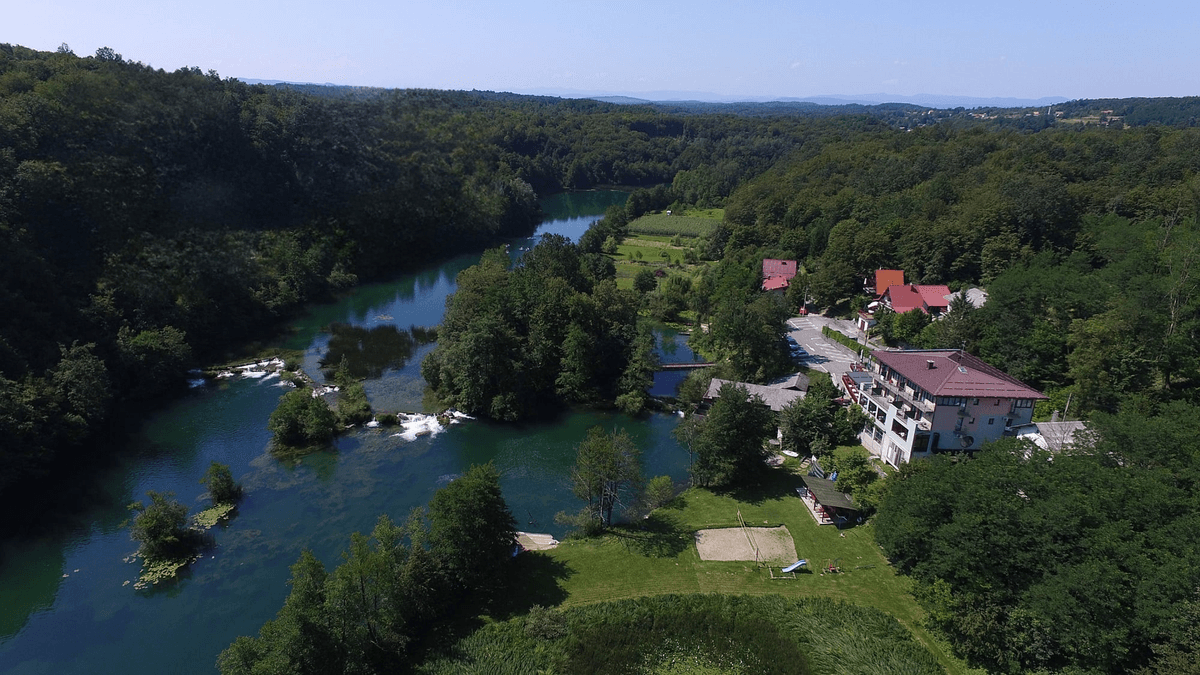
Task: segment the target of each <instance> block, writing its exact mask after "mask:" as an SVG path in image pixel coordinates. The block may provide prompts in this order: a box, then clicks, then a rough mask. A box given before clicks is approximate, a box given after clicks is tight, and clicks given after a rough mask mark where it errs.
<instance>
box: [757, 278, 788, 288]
mask: <svg viewBox="0 0 1200 675" xmlns="http://www.w3.org/2000/svg"><path fill="white" fill-rule="evenodd" d="M762 287H763V290H764V291H778V290H780V289H784V288H787V287H788V280H787V277H771V278H769V279H766V280H765V281H763V283H762Z"/></svg>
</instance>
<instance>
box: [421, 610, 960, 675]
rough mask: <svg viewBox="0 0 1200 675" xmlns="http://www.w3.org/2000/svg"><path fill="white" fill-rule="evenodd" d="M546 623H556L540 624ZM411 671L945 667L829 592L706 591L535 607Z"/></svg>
mask: <svg viewBox="0 0 1200 675" xmlns="http://www.w3.org/2000/svg"><path fill="white" fill-rule="evenodd" d="M547 612H549V613H550V615H551V616H548V615H547ZM555 617H556V618H555ZM547 625H553V626H555V629H554V630H547V628H546V627H547ZM558 626H561V628H558ZM517 655H519V658H515V657H516V656H517ZM419 672H422V673H427V674H430V675H452V674H458V673H496V674H497V675H508V674H510V673H511V674H513V675H516V674H518V673H537V672H563V673H582V674H589V673H592V674H596V675H600V674H604V673H722V674H739V675H740V674H743V673H744V674H747V675H749V674H755V675H757V674H759V673H766V674H770V673H778V674H793V673H794V674H796V675H807V674H808V673H813V674H820V675H826V674H828V675H849V674H850V673H881V674H883V675H927V674H929V675H932V674H933V673H941V672H943V671H942V669H941V667H940V666H939V665H938V662H937V660H936V659H935V658H934V657H933V656H932V655H931V654H930V653H929V652H928V651H926V650H925V649H924V648H923V647H921V646H920V645H919V644H917V642H916V641H914V640H913V638H912V636H911V634H910V633H909V632H908V631H907V630H905V629H904V628H903V627H902V626H900V624H899V623H897V622H896V620H895V619H893V618H892V617H890V616H888V615H887V614H885V613H883V612H881V611H879V610H877V609H874V608H869V607H861V606H857V605H849V604H846V603H843V602H839V601H835V600H828V599H812V598H783V597H780V596H765V597H749V596H729V595H709V594H705V595H665V596H656V597H648V598H636V599H632V600H621V601H615V602H605V603H597V604H592V605H584V606H580V607H573V608H569V609H565V610H541V609H536V610H535V611H534V612H531V614H530V615H527V616H522V617H517V618H514V619H511V620H509V621H505V622H501V623H495V624H490V625H487V626H485V627H483V628H482V629H480V630H478V631H476V632H475V633H473V634H472V635H470V636H468V637H467V638H465V639H463V640H461V641H460V642H459V643H458V644H457V645H456V647H455V649H454V650H453V653H452V654H449V655H446V656H443V657H441V658H440V659H437V660H433V661H430V662H428V663H427V664H426V665H425V666H424V667H422V668H421V669H420V671H419Z"/></svg>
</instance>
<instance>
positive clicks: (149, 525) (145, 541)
mask: <svg viewBox="0 0 1200 675" xmlns="http://www.w3.org/2000/svg"><path fill="white" fill-rule="evenodd" d="M146 494H147V495H148V496H149V497H150V504H149V505H143V504H141V503H140V502H138V503H134V504H131V505H130V507H129V508H130V509H131V510H133V511H136V512H137V515H136V516H134V518H133V530H132V532H131V533H130V536H131V537H133V540H134V541H136V542H138V543H140V544H141V550H140V552H141V554H142V555H143V556H144V557H145V558H146V559H147V560H165V559H173V558H179V557H181V556H187V555H188V554H189V553H190V552H191V551H192V550H193V548H194V545H193V543H194V537H193V536H192V535H191V533H190V532H189V531H188V529H187V514H188V511H187V507H186V506H184V505H183V504H180V503H179V502H177V501H175V500H174V499H172V497H174V496H175V495H174V494H172V493H170V492H155V491H153V490H151V491H150V492H148V493H146Z"/></svg>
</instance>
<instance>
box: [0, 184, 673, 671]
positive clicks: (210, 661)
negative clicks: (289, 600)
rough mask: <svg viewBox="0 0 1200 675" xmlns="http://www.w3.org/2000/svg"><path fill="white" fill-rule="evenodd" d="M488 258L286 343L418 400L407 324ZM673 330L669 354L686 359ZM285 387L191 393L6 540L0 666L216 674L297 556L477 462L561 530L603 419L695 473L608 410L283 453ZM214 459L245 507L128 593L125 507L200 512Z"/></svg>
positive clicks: (400, 397) (341, 306)
mask: <svg viewBox="0 0 1200 675" xmlns="http://www.w3.org/2000/svg"><path fill="white" fill-rule="evenodd" d="M622 199H624V195H623V194H620V193H602V192H596V193H582V195H581V196H579V198H578V199H576V196H575V195H572V196H565V197H559V198H557V199H555V200H548V202H550V203H548V204H547V205H546V206H544V209H545V212H546V213H547V216H548V218H550V220H548V222H547V223H545V224H544V226H543V227H542V228H541V229H540V230H539V232H554V233H557V234H564V235H566V236H569V237H571V238H572V239H578V237H579V235H581V234H582V233H583V231H584V230H585V229H586V228H587V225H588V223H590V222H591V221H592V220H594V219H595V217H596V216H598V215H599V214H601V213H603V210H604V208H605V207H607V206H608V205H609V204H612V203H619V201H620V200H622ZM532 243H534V240H533V239H527V240H520V241H516V242H514V243H513V245H512V248H519V246H529V245H531V244H532ZM478 259H479V255H478V254H475V255H473V256H460V257H458V258H455V259H453V260H450V261H446V262H445V263H444V264H442V265H439V266H437V267H432V268H430V269H427V270H424V271H422V272H421V273H420V274H415V275H407V276H404V277H401V278H399V279H396V280H393V281H390V282H387V283H378V284H370V285H367V286H363V287H361V288H359V289H356V291H355V292H354V293H353V294H352V295H351V296H349V297H347V298H344V299H342V300H341V301H339V302H337V303H330V304H326V305H319V306H314V307H312V308H311V311H310V312H309V313H308V314H307V315H306V316H304V317H301V318H300V319H299V320H298V321H297V322H296V326H295V331H294V332H293V333H292V334H291V335H289V336H288V337H287V338H286V339H285V340H284V342H283V345H284V346H287V347H289V348H295V349H300V350H303V351H304V356H303V359H302V360H303V362H304V367H305V370H306V371H307V372H309V373H310V374H312V375H315V376H318V377H319V376H320V374H321V361H325V362H326V363H328V364H330V365H331V366H334V367H336V365H338V364H340V363H341V362H342V357H343V356H344V357H345V359H346V362H347V364H348V366H349V367H350V368H351V369H352V372H356V373H358V374H360V376H366V377H373V378H375V379H369V380H367V382H366V383H365V388H366V391H367V396H368V398H369V399H370V401H371V404H372V406H373V407H375V408H376V409H382V410H410V411H417V410H422V409H423V396H424V392H425V384H424V381H423V380H422V379H421V377H420V361H421V358H422V357H423V356H424V355H425V354H426V353H428V351H429V350H430V349H432V348H433V345H432V344H429V338H430V336H429V335H428V334H427V333H424V332H423V331H422V329H419V328H418V329H412V328H408V329H404V328H399V326H434V325H436V324H437V323H439V322H440V321H441V317H442V314H443V312H444V310H445V300H446V296H447V295H448V294H449V293H451V292H453V290H454V280H455V277H456V275H457V273H458V272H459V271H461V270H462V269H464V268H465V267H467V266H469V265H471V264H474V262H476V261H478ZM326 326H329V327H331V328H330V330H328V331H324V330H323V328H324V327H326ZM677 342H678V343H679V344H678V345H677V347H676V348H675V349H674V350H673V353H671V354H669V355H667V356H666V357H664V361H670V360H673V359H685V358H686V359H687V360H691V355H690V350H687V349H686V346H685V345H684V344H683V341H682V340H681V339H679V340H677ZM656 382H657V380H656ZM277 383H278V382H277V381H264V380H253V379H246V378H239V379H232V380H222V381H221V382H219V383H215V384H210V385H208V386H204V387H198V388H196V389H193V390H191V391H190V393H189V394H188V395H187V396H186V397H184V398H182V399H180V400H178V401H175V402H174V403H172V404H171V405H170V406H166V407H164V408H163V409H162V410H160V411H158V412H156V413H155V414H153V415H152V416H151V418H150V419H149V420H147V421H146V423H145V424H144V425H143V426H142V428H141V429H139V430H137V431H136V432H135V434H134V439H133V441H132V442H131V443H130V444H129V447H128V448H127V449H126V451H125V452H124V453H123V454H121V455H119V456H118V457H117V459H116V460H114V464H115V465H116V466H115V467H114V468H113V469H112V470H111V471H109V472H106V473H104V474H103V475H96V476H93V477H91V481H92V483H91V484H90V485H88V486H87V487H86V488H85V489H81V490H74V489H72V490H71V492H72V494H74V493H75V492H80V493H84V494H87V495H89V501H90V504H91V505H90V506H89V507H87V508H81V509H80V510H79V511H78V512H77V513H75V514H73V515H72V516H71V517H70V518H69V519H68V520H69V522H67V523H66V524H65V525H63V526H62V527H61V528H59V529H58V530H56V531H52V532H44V533H41V535H40V536H39V537H38V538H37V539H36V540H21V541H11V542H0V672H3V673H6V674H7V673H20V674H21V675H27V674H33V673H46V674H54V675H61V674H72V673H81V674H82V673H88V674H92V673H99V674H105V673H113V674H117V673H119V674H120V675H141V674H145V675H157V674H158V673H204V674H206V675H211V673H213V672H214V671H215V667H214V663H215V661H216V658H217V655H218V654H219V653H220V651H221V650H222V649H224V648H225V647H227V646H228V645H229V643H230V642H232V641H233V640H234V639H235V638H236V637H237V636H239V635H253V634H255V633H257V631H258V629H259V628H260V627H261V626H262V624H263V623H264V622H265V621H267V620H269V619H271V618H273V617H274V616H275V613H276V612H278V611H279V608H280V606H281V605H282V603H283V600H284V597H285V596H286V595H287V592H288V585H287V579H288V576H289V569H288V568H289V566H290V565H291V564H292V563H294V562H295V560H296V558H297V556H299V554H300V552H301V550H303V549H305V548H307V549H310V550H312V551H313V552H314V554H315V555H316V556H317V557H318V558H319V559H320V560H322V561H323V562H324V563H325V564H326V566H327V567H332V566H333V565H335V564H337V562H338V560H339V555H340V553H341V551H342V550H344V549H345V547H346V546H347V542H348V538H349V535H350V533H351V532H355V531H360V532H366V531H369V530H370V529H371V528H372V526H373V525H374V523H375V520H376V518H378V516H379V515H380V514H382V513H387V514H389V515H391V516H392V517H393V519H395V520H403V519H404V518H405V517H406V516H407V514H408V512H409V511H410V510H411V509H413V508H415V507H419V506H422V505H424V504H425V503H427V502H428V500H429V499H430V497H431V496H432V495H433V492H434V490H436V489H437V488H438V487H439V486H441V485H444V484H445V481H446V478H447V477H449V476H454V475H458V474H461V473H463V472H464V471H466V470H467V469H468V468H469V467H470V466H471V465H472V464H477V463H482V462H488V461H493V462H495V463H496V465H497V467H498V468H499V470H500V472H501V488H502V490H503V493H504V498H505V500H507V501H508V503H509V504H510V506H511V508H512V510H513V513H514V515H515V516H516V517H517V520H518V522H519V524H520V526H521V527H522V528H524V529H531V530H534V531H540V532H548V533H551V534H554V535H555V536H560V537H561V535H563V534H564V530H563V528H562V527H561V526H559V525H557V524H555V523H554V514H555V513H556V512H558V511H574V510H577V509H578V508H579V503H578V502H577V500H575V498H574V497H573V496H572V495H571V490H570V485H569V481H568V478H567V476H568V471H569V467H570V465H571V463H572V461H573V460H574V454H575V445H576V444H577V443H579V441H580V440H581V439H582V438H583V436H584V434H585V433H586V430H587V429H588V428H589V427H590V426H593V425H597V424H599V425H602V426H603V427H605V428H612V427H624V428H626V429H628V431H629V432H630V435H631V436H632V437H633V438H634V439H635V441H636V442H637V443H638V445H639V447H641V449H642V452H643V455H642V456H643V461H644V465H645V473H646V474H647V476H655V475H663V474H665V475H670V476H673V477H674V478H675V479H677V480H683V479H684V478H685V477H686V471H687V467H686V462H687V454H686V453H685V452H684V451H682V450H681V449H680V448H679V447H678V445H677V444H676V443H675V441H674V439H673V438H672V437H671V431H672V429H673V428H674V426H675V424H676V418H674V417H671V416H667V415H655V416H650V417H645V418H641V419H632V418H627V417H623V416H621V415H616V414H611V413H604V412H583V413H570V414H564V415H563V416H562V417H561V418H560V419H558V420H555V421H553V422H547V423H539V424H526V425H519V426H517V425H496V424H490V423H487V422H483V421H479V422H471V423H468V424H462V425H456V426H452V427H450V428H449V429H447V430H446V431H445V432H443V433H440V434H437V435H436V436H434V437H428V436H424V437H418V438H416V439H414V440H411V441H409V440H405V439H403V438H400V437H396V436H393V435H392V434H393V433H395V431H396V430H395V429H391V430H383V429H364V428H359V429H354V430H352V431H351V432H350V433H349V434H348V435H346V436H343V437H341V438H339V439H338V441H337V444H336V445H337V447H336V450H335V451H330V452H321V453H316V454H313V455H309V456H306V457H303V458H299V459H291V460H287V461H280V460H278V459H276V458H274V457H272V456H271V454H270V453H269V451H268V448H269V445H270V432H269V431H267V429H266V420H267V418H268V417H269V416H270V414H271V411H272V410H274V408H275V406H276V404H277V403H278V401H279V397H280V396H281V395H282V394H283V393H284V391H285V390H284V389H281V388H280V387H278V386H275V385H276V384H277ZM212 461H217V462H221V463H224V464H228V465H230V468H231V470H232V472H233V475H234V477H235V478H236V479H237V480H238V481H239V482H241V483H242V484H243V486H244V487H245V497H244V499H243V501H242V503H241V505H240V507H239V509H238V516H237V518H235V519H234V520H233V521H232V522H230V523H229V525H228V527H226V528H224V529H221V530H217V531H214V536H215V538H216V548H215V549H213V550H212V551H210V552H208V553H207V554H206V556H205V557H204V558H203V559H201V560H199V561H198V562H196V563H195V564H193V565H192V566H191V567H190V568H189V572H188V576H187V578H184V579H182V580H180V581H179V582H177V583H175V584H174V585H172V586H171V587H170V588H169V589H167V590H166V591H165V592H156V593H148V594H139V593H137V592H135V591H133V590H132V588H131V587H130V586H126V585H125V582H126V581H129V580H132V579H133V578H134V577H135V575H136V574H137V566H136V565H130V564H128V563H125V562H123V559H124V558H125V557H127V556H128V555H129V554H130V553H132V552H133V551H134V550H135V549H136V544H135V543H134V542H132V541H131V540H130V538H129V532H128V530H126V529H120V528H118V527H117V523H119V522H121V521H122V520H124V519H126V518H127V517H128V513H127V512H126V511H125V510H124V507H123V505H124V504H126V503H128V502H129V501H133V500H137V499H139V498H140V499H144V497H145V494H146V491H148V490H159V491H171V492H174V493H175V495H176V498H177V499H179V500H180V501H181V502H183V504H184V505H186V506H188V507H189V509H190V510H191V511H192V512H195V511H197V510H199V509H200V508H203V507H204V506H205V505H206V504H207V500H206V499H204V498H203V494H204V486H202V485H200V484H199V483H198V481H199V479H200V477H201V476H203V475H204V472H205V470H206V469H207V468H208V465H209V463H210V462H212ZM76 570H78V572H76Z"/></svg>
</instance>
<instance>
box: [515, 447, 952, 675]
mask: <svg viewBox="0 0 1200 675" xmlns="http://www.w3.org/2000/svg"><path fill="white" fill-rule="evenodd" d="M797 485H799V478H798V476H797V475H796V474H794V473H792V471H791V470H790V469H789V468H781V469H776V470H773V471H772V472H771V474H770V476H769V477H768V479H767V480H766V481H765V482H764V484H763V485H761V486H759V487H756V488H753V489H744V490H736V491H733V492H717V493H714V492H711V491H709V490H704V489H692V490H688V491H687V492H685V493H684V494H683V495H681V496H680V497H679V498H678V499H677V500H676V502H675V503H674V504H672V505H671V506H669V507H666V508H663V509H659V510H658V511H656V512H655V513H654V514H652V515H651V517H650V518H649V519H647V520H645V521H643V522H641V523H638V524H635V525H632V526H628V527H624V528H621V529H618V530H615V531H614V532H613V533H611V534H609V535H606V536H603V537H599V538H595V539H581V540H568V541H564V542H563V543H562V544H561V545H560V546H559V547H558V548H557V549H554V550H551V551H546V552H544V553H538V554H533V555H539V556H541V555H544V556H547V557H548V558H550V560H549V561H547V562H548V563H551V564H552V566H553V567H554V568H555V569H557V570H558V573H556V574H555V575H554V576H555V577H556V579H555V581H554V583H555V584H556V585H557V586H558V588H556V589H554V591H555V592H554V593H553V595H556V596H557V598H558V599H561V602H562V604H563V605H564V606H573V605H581V604H588V603H594V602H602V601H607V600H618V599H623V598H634V597H640V596H647V595H661V594H667V593H732V594H745V595H768V594H779V595H785V596H795V597H828V598H834V599H838V600H845V601H848V602H852V603H856V604H861V605H867V606H872V607H876V608H878V609H881V610H883V611H885V612H887V613H888V614H890V615H892V616H893V617H895V618H896V620H897V621H899V622H900V623H901V624H903V625H904V626H905V627H906V628H908V629H909V630H910V631H912V633H913V636H914V637H915V638H916V639H917V640H918V641H919V642H920V643H921V644H922V645H924V646H925V647H926V648H927V649H929V651H930V653H932V654H933V655H934V656H935V657H936V658H937V659H938V661H939V662H940V663H941V664H942V666H943V667H944V668H945V669H946V671H947V672H949V673H967V672H969V671H968V669H967V667H966V665H965V664H964V663H963V662H961V661H959V660H958V659H956V658H955V657H954V656H953V655H952V654H951V653H950V651H949V648H948V646H947V645H945V643H943V642H941V641H939V640H938V639H936V638H935V637H934V636H933V635H931V634H930V633H929V632H928V631H926V630H925V629H924V627H922V625H921V621H922V618H923V616H924V613H923V611H922V610H921V608H920V607H919V606H918V605H917V603H916V601H915V600H914V599H913V597H912V593H911V587H910V582H909V580H908V579H906V578H904V577H901V576H899V575H897V574H896V573H895V572H894V571H893V569H892V568H891V566H889V564H888V562H887V560H885V559H884V557H883V555H882V554H881V552H880V550H879V547H878V545H876V544H875V541H874V538H873V537H872V533H871V529H870V526H869V525H861V526H858V527H854V528H850V529H847V530H842V531H840V532H839V530H837V529H835V528H834V527H832V526H828V525H826V526H818V525H817V524H816V522H815V521H814V520H813V518H812V516H811V515H809V513H808V511H807V510H806V509H805V507H804V505H803V504H802V503H801V502H800V500H799V498H798V497H797V496H796V493H795V491H794V489H795V487H796V486H797ZM739 508H740V509H741V513H742V517H743V518H744V519H745V520H746V524H747V525H750V526H760V525H761V526H770V527H775V526H778V525H786V526H787V528H788V530H789V531H790V532H791V535H792V539H793V540H794V541H795V544H796V554H797V558H806V559H808V561H809V565H810V566H811V567H812V569H813V570H814V571H813V572H811V573H801V574H797V575H796V578H795V579H790V578H789V579H783V580H779V579H774V580H773V579H771V577H770V574H769V573H768V571H767V570H766V569H758V568H756V567H755V564H754V563H753V562H706V561H702V560H700V558H699V557H698V555H697V553H696V546H695V544H694V543H693V533H694V532H695V531H696V530H698V529H705V528H712V527H733V526H737V511H738V509H739ZM842 534H844V535H845V536H844V537H843V536H841V535H842ZM835 559H837V560H838V562H839V564H840V566H841V569H842V573H841V574H826V575H822V574H820V573H819V568H820V567H821V566H822V565H823V564H824V563H825V562H826V561H829V560H835ZM775 573H776V574H777V575H778V574H779V570H778V569H776V570H775ZM539 594H540V595H542V597H546V589H542V590H541V591H539Z"/></svg>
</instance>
